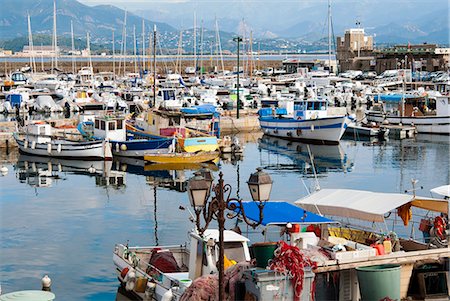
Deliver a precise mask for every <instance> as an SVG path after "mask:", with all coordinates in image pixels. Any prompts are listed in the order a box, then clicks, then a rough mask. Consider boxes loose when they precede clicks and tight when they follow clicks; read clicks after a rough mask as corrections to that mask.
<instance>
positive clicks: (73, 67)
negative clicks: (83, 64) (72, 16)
mask: <svg viewBox="0 0 450 301" xmlns="http://www.w3.org/2000/svg"><path fill="white" fill-rule="evenodd" d="M70 36H71V40H72V41H71V42H72V74H75V41H74V38H73V22H72V20H70Z"/></svg>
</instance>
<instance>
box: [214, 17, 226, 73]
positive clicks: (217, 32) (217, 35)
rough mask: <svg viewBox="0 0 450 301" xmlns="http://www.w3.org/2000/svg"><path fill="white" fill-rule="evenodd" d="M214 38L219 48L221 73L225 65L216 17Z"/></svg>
mask: <svg viewBox="0 0 450 301" xmlns="http://www.w3.org/2000/svg"><path fill="white" fill-rule="evenodd" d="M216 39H217V48H218V50H219V53H218V54H219V56H220V62H221V64H222V74H224V73H225V66H224V65H223V56H222V45H221V43H220V33H219V22H218V21H217V18H216Z"/></svg>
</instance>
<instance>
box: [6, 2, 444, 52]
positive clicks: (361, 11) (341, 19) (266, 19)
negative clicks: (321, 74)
mask: <svg viewBox="0 0 450 301" xmlns="http://www.w3.org/2000/svg"><path fill="white" fill-rule="evenodd" d="M80 1H81V2H79V1H77V0H57V3H56V6H57V32H58V36H69V35H70V23H71V21H72V22H73V28H74V33H75V35H76V36H78V37H80V36H81V37H85V36H86V32H87V31H89V32H90V35H91V37H92V40H93V41H95V42H97V43H105V44H106V43H110V41H111V35H112V31H114V32H115V36H116V39H117V40H119V39H121V35H122V28H123V22H124V15H125V11H124V9H122V8H124V7H125V6H126V8H127V10H128V12H127V36H128V37H129V38H130V37H131V36H132V33H133V27H136V33H137V35H138V36H139V35H140V33H141V27H142V20H143V19H145V26H146V31H147V32H148V31H149V30H151V29H152V28H153V25H154V24H155V25H156V26H157V28H158V32H159V33H160V35H161V36H162V37H163V39H165V41H164V43H166V44H167V45H168V46H166V47H175V48H176V47H177V45H178V44H177V43H178V39H179V31H180V30H183V31H184V32H187V33H188V35H187V36H186V37H184V38H183V39H185V40H187V39H191V38H192V37H189V29H190V32H191V34H192V27H193V15H194V11H195V13H196V15H197V26H198V27H200V26H201V24H203V26H204V27H205V28H208V29H210V31H211V32H209V34H208V35H209V36H210V37H209V38H210V40H211V39H214V28H215V24H216V22H217V24H218V26H219V28H220V30H221V41H222V47H223V49H232V47H235V44H233V43H232V36H234V35H236V34H240V35H245V36H247V37H248V36H249V32H250V31H252V33H253V37H254V38H255V39H258V40H259V42H260V43H266V44H267V45H268V44H270V45H276V44H275V42H277V41H280V40H282V43H284V42H286V41H288V42H289V43H288V42H286V43H287V44H290V45H291V46H292V47H300V46H302V45H322V44H323V43H322V42H320V41H321V40H323V38H324V37H326V36H327V29H328V23H327V22H328V19H327V16H328V13H327V9H328V7H327V2H326V1H306V0H305V1H300V0H299V1H298V2H293V1H287V0H285V1H280V2H278V1H270V2H269V1H244V0H232V1H201V0H197V1H194V0H177V1H156V2H152V5H151V9H150V8H148V7H149V6H150V5H149V4H148V3H145V2H141V1H137V2H136V3H135V2H133V1H131V2H127V1H123V0H111V1H107V2H105V1H104V0H80ZM95 3H100V5H94V6H92V4H95ZM104 3H114V4H116V5H118V6H120V7H122V8H119V7H116V6H113V5H110V4H108V5H105V4H104ZM133 3H135V4H133ZM86 4H89V5H86ZM448 6H449V4H448V1H445V0H429V1H426V2H421V1H404V0H378V1H370V0H359V1H353V0H333V2H332V7H331V12H332V28H333V36H334V37H335V36H342V35H343V33H344V31H345V29H348V28H352V27H355V23H356V22H358V23H359V24H361V26H362V27H364V28H365V30H366V32H367V33H368V34H370V35H373V36H374V40H375V43H376V44H384V43H390V44H392V43H407V42H410V43H423V42H428V43H438V44H446V45H448V44H449V27H450V25H449V22H448V11H449V10H448V8H449V7H448ZM28 12H29V14H30V17H31V27H32V32H33V35H35V34H51V32H52V26H53V17H52V16H53V0H3V1H2V10H1V11H0V39H2V40H7V39H13V38H18V37H26V36H27V13H28ZM216 16H217V17H216ZM201 20H202V21H201ZM244 29H245V31H244ZM117 40H116V42H117ZM210 43H212V42H210ZM185 44H186V46H185V47H191V49H192V45H189V43H185ZM185 44H183V45H185ZM266 44H264V45H262V46H261V47H262V48H265V46H267V45H266ZM129 45H132V44H129ZM208 47H209V46H208ZM266 48H267V47H266Z"/></svg>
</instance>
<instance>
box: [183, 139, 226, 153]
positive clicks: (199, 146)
mask: <svg viewBox="0 0 450 301" xmlns="http://www.w3.org/2000/svg"><path fill="white" fill-rule="evenodd" d="M178 143H179V144H180V146H181V147H182V148H183V150H184V151H185V152H188V153H195V152H198V151H204V152H213V151H216V150H218V148H219V144H218V142H217V137H215V136H205V137H189V138H178Z"/></svg>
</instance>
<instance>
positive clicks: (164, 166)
mask: <svg viewBox="0 0 450 301" xmlns="http://www.w3.org/2000/svg"><path fill="white" fill-rule="evenodd" d="M214 161H215V160H214ZM201 168H206V169H209V170H212V171H218V170H219V167H218V166H217V165H216V164H214V163H209V162H207V163H154V164H147V165H145V166H144V170H145V171H152V170H187V169H189V170H199V169H201Z"/></svg>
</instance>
